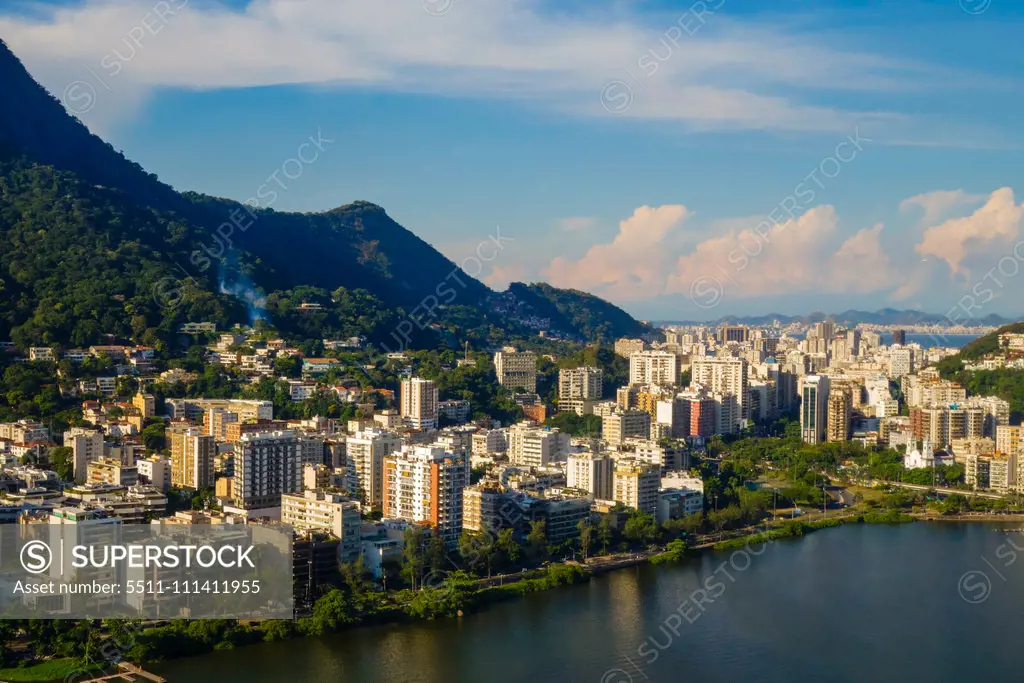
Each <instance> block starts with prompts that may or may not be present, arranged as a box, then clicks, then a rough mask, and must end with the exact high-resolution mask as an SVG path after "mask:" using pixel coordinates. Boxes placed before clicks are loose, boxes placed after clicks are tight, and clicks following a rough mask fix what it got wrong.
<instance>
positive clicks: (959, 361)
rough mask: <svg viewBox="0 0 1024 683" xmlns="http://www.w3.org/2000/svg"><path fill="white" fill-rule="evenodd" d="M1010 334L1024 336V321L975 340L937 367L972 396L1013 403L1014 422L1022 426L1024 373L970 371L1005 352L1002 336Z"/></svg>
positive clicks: (942, 373)
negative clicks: (986, 358)
mask: <svg viewBox="0 0 1024 683" xmlns="http://www.w3.org/2000/svg"><path fill="white" fill-rule="evenodd" d="M1006 333H1012V334H1024V322H1018V323H1013V324H1011V325H1006V326H1005V327H1001V328H999V329H998V330H996V331H995V332H992V333H991V334H986V335H985V336H984V337H979V338H977V339H975V340H974V341H972V342H971V343H970V344H967V345H966V346H964V348H962V349H961V350H960V352H959V353H958V354H956V355H955V356H950V357H949V358H944V359H942V361H940V362H939V364H938V366H937V367H938V369H939V372H940V373H941V375H942V377H943V379H951V380H955V381H957V382H959V383H960V384H962V385H963V386H964V388H965V389H967V392H968V393H969V394H971V395H974V396H998V397H999V398H1001V399H1003V400H1006V401H1009V402H1010V421H1011V422H1013V423H1019V422H1020V421H1021V419H1022V418H1024V370H1016V369H1013V368H1001V369H996V370H968V369H967V367H966V366H967V365H968V364H970V363H974V362H976V361H979V360H981V359H982V358H985V357H986V356H988V355H990V354H999V353H1000V352H1001V351H1002V350H1003V345H1002V342H1001V341H1000V336H1001V335H1003V334H1006Z"/></svg>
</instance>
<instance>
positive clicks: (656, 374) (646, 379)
mask: <svg viewBox="0 0 1024 683" xmlns="http://www.w3.org/2000/svg"><path fill="white" fill-rule="evenodd" d="M679 373H680V370H679V356H677V355H676V354H674V353H671V352H670V351H640V352H638V353H634V354H633V355H631V356H630V357H629V383H630V384H631V385H637V384H646V385H652V384H653V385H658V386H663V387H672V386H676V385H678V384H679Z"/></svg>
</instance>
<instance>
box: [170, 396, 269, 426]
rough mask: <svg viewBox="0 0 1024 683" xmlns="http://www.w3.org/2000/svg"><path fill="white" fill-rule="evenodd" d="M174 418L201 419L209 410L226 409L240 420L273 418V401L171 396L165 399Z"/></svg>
mask: <svg viewBox="0 0 1024 683" xmlns="http://www.w3.org/2000/svg"><path fill="white" fill-rule="evenodd" d="M165 403H166V404H167V408H168V410H169V411H170V414H171V417H172V418H179V417H183V418H186V419H189V420H199V419H200V418H201V417H202V416H203V414H204V413H205V412H207V411H209V410H217V409H220V410H224V411H226V412H229V413H234V414H235V415H237V416H238V421H239V422H250V421H256V420H273V419H274V403H273V402H272V401H251V400H246V399H233V398H169V399H167V400H166V401H165Z"/></svg>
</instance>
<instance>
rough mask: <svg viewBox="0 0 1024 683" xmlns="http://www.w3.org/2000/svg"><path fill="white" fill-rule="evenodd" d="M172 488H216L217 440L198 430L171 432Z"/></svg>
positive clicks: (195, 428) (191, 428)
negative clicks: (215, 460) (214, 486)
mask: <svg viewBox="0 0 1024 683" xmlns="http://www.w3.org/2000/svg"><path fill="white" fill-rule="evenodd" d="M170 437H171V485H172V486H178V487H180V488H186V489H202V488H207V487H210V486H213V485H214V471H215V470H214V459H215V458H216V456H217V439H216V438H215V437H213V436H210V435H208V434H204V433H203V431H202V430H201V429H199V428H198V427H190V428H187V429H183V430H177V431H172V432H171V433H170Z"/></svg>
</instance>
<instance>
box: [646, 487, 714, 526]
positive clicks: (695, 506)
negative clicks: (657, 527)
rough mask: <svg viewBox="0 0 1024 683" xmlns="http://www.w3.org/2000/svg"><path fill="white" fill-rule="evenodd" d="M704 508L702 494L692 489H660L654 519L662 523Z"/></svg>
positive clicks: (693, 513) (695, 512)
mask: <svg viewBox="0 0 1024 683" xmlns="http://www.w3.org/2000/svg"><path fill="white" fill-rule="evenodd" d="M703 510H704V494H703V493H702V492H701V491H694V490H692V489H662V490H661V491H659V492H658V509H657V512H656V513H655V519H656V520H657V522H658V523H659V524H663V523H664V522H665V521H667V520H669V519H681V518H683V517H687V516H689V515H695V514H697V513H698V512H701V511H703Z"/></svg>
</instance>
